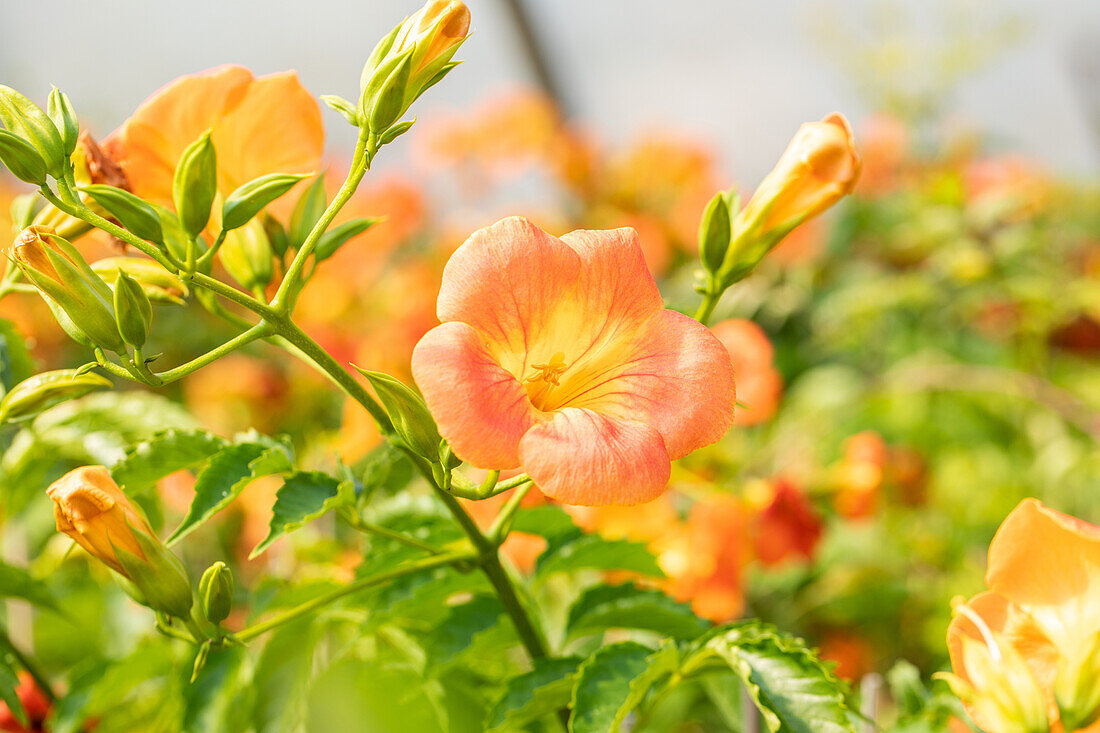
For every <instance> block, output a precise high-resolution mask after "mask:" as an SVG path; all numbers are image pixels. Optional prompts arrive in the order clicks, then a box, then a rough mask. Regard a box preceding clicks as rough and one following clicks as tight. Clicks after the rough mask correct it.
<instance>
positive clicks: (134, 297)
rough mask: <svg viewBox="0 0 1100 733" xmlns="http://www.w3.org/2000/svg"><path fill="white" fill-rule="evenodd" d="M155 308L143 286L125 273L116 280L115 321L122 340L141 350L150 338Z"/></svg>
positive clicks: (120, 274)
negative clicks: (150, 327) (150, 326)
mask: <svg viewBox="0 0 1100 733" xmlns="http://www.w3.org/2000/svg"><path fill="white" fill-rule="evenodd" d="M152 320H153V306H152V304H151V303H150V302H149V296H147V295H146V294H145V291H144V290H142V288H141V286H140V285H138V284H137V282H136V281H135V280H134V279H133V278H132V277H130V276H129V275H127V274H126V273H125V272H124V271H120V272H119V273H118V279H117V280H115V321H116V322H117V323H118V332H119V333H120V334H121V335H122V340H123V341H125V342H126V343H128V344H130V345H131V346H133V347H134V348H138V349H140V348H141V347H142V346H144V345H145V339H146V338H148V337H149V324H150V323H151V322H152Z"/></svg>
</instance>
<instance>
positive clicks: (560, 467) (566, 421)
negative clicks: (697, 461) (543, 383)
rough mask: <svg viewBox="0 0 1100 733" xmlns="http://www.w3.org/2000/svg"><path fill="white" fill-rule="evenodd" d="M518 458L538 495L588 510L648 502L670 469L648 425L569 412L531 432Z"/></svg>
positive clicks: (660, 489) (660, 442) (665, 481)
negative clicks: (601, 506)
mask: <svg viewBox="0 0 1100 733" xmlns="http://www.w3.org/2000/svg"><path fill="white" fill-rule="evenodd" d="M519 456H520V460H521V461H522V463H523V467H524V469H525V470H526V471H527V473H528V474H529V475H530V476H531V478H532V479H533V480H534V482H535V484H536V485H537V486H538V487H539V488H540V489H542V492H543V493H544V494H546V495H547V496H549V497H551V498H554V499H557V500H558V501H560V502H563V503H565V504H584V505H588V506H597V505H601V504H641V503H643V502H647V501H652V500H653V499H655V498H657V497H658V496H660V495H661V493H662V492H663V491H664V490H665V487H666V486H667V485H668V478H669V474H670V472H671V468H672V467H671V464H670V461H669V457H668V451H666V450H665V444H664V440H662V438H661V434H660V433H658V432H657V431H656V430H654V429H653V428H651V427H650V426H648V425H646V424H644V423H640V422H636V421H634V420H624V419H618V418H614V417H609V416H607V415H601V414H598V413H595V412H593V411H591V410H581V409H576V408H572V407H568V408H566V409H564V410H561V411H560V412H558V413H556V414H555V415H554V417H553V418H552V419H550V420H548V421H546V422H542V423H539V424H538V425H536V426H534V427H533V428H531V430H530V431H528V432H527V434H526V435H524V436H523V439H522V440H521V441H520V444H519Z"/></svg>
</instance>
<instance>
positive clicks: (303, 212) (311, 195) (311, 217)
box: [288, 174, 328, 247]
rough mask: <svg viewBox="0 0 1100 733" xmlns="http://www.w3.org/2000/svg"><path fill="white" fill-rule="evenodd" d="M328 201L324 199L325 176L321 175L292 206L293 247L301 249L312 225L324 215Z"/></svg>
mask: <svg viewBox="0 0 1100 733" xmlns="http://www.w3.org/2000/svg"><path fill="white" fill-rule="evenodd" d="M327 205H328V199H327V198H326V197H325V176H324V174H321V175H319V176H317V178H316V179H315V180H314V181H313V183H312V184H310V186H309V188H307V189H306V190H305V193H303V194H302V196H301V198H299V199H298V203H297V204H296V205H295V206H294V213H293V214H291V215H290V231H289V232H288V234H290V243H291V244H292V245H294V246H295V247H301V246H302V242H304V241H306V237H307V236H309V233H310V231H311V230H312V229H313V225H314V224H316V223H317V222H318V220H320V218H321V214H323V213H325V206H327Z"/></svg>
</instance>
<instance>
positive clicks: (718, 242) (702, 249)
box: [699, 192, 730, 272]
mask: <svg viewBox="0 0 1100 733" xmlns="http://www.w3.org/2000/svg"><path fill="white" fill-rule="evenodd" d="M729 246H730V206H729V201H727V199H726V196H725V194H723V193H721V192H719V193H716V194H714V198H712V199H711V200H710V203H709V204H707V208H706V210H704V211H703V218H702V220H701V221H700V222H699V258H700V259H701V260H702V261H703V267H705V268H706V269H707V271H708V272H718V269H719V268H720V267H722V260H724V259H725V257H726V250H727V249H729Z"/></svg>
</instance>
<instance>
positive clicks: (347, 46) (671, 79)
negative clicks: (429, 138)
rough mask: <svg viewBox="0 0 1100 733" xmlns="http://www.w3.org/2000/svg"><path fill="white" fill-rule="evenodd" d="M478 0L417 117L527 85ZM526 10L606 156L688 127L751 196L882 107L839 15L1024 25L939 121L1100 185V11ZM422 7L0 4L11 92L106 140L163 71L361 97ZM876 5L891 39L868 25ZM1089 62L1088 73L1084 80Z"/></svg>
mask: <svg viewBox="0 0 1100 733" xmlns="http://www.w3.org/2000/svg"><path fill="white" fill-rule="evenodd" d="M887 2H888V3H889V4H888V5H887V4H886V3H887ZM960 3H962V4H965V5H966V6H967V7H968V8H970V11H971V12H970V15H969V16H968V17H969V20H968V21H967V23H968V24H969V25H967V24H965V23H961V22H960V21H958V20H957V19H955V20H950V19H949V15H950V12H951V11H949V10H948V8H953V9H954V11H956V12H957V11H958V8H959V7H960ZM468 4H469V5H470V7H471V10H472V12H473V17H474V21H473V28H474V36H473V37H472V38H471V40H470V41H469V42H468V43H467V45H466V46H465V47H464V49H463V50H462V52H461V53H460V57H462V58H465V59H467V63H466V64H464V65H463V66H462V67H460V68H459V69H457V70H456V71H455V72H454V73H453V74H452V75H451V76H450V77H449V78H448V79H447V80H446V81H445V82H444V83H443V84H441V85H440V86H439V87H436V88H435V89H433V90H432V91H431V92H430V93H429V96H428V97H427V98H426V99H425V100H422V103H421V104H418V105H417V110H416V113H417V114H419V115H420V116H421V118H422V119H424V118H426V117H428V116H430V115H431V114H432V109H433V108H435V109H439V108H443V109H455V108H461V107H463V106H468V105H471V104H473V103H476V102H477V101H479V100H482V99H484V98H485V97H486V96H488V95H490V94H492V93H494V92H501V91H504V90H506V89H508V88H510V87H515V86H517V85H520V84H524V83H529V82H530V81H531V80H532V76H531V74H530V70H529V68H528V66H527V62H526V60H525V57H524V55H523V53H522V50H521V48H520V46H519V42H518V40H517V38H516V36H515V33H514V30H513V28H512V27H511V26H510V24H509V21H508V16H507V14H506V13H504V12H503V11H502V0H468ZM526 4H527V7H528V8H529V10H530V13H531V15H532V17H533V19H534V21H535V25H536V28H537V29H538V32H539V33H540V35H541V36H542V39H543V42H544V44H545V46H546V48H547V51H548V52H549V55H550V62H551V65H552V67H553V69H554V70H555V72H556V74H557V76H558V77H559V79H560V81H561V84H562V86H563V87H564V89H565V92H566V95H567V97H568V100H569V102H570V105H571V107H572V109H573V112H574V113H575V115H576V116H577V117H578V118H579V119H581V120H582V121H584V122H585V123H586V124H588V125H590V126H591V127H592V128H593V129H594V130H595V132H596V133H597V134H598V136H599V137H600V138H602V139H603V140H605V141H608V142H609V143H610V144H612V145H614V144H617V143H623V144H625V143H626V142H628V141H629V140H630V139H632V138H633V137H635V136H637V135H638V134H639V133H642V132H644V131H646V130H650V129H654V128H657V129H672V130H680V131H684V132H686V133H688V134H689V135H692V136H695V137H697V138H699V139H701V140H703V141H705V142H708V143H709V144H711V145H713V146H714V147H715V149H716V150H718V151H719V152H720V154H721V156H722V157H721V161H722V168H723V172H724V173H725V174H726V175H727V176H729V177H730V180H731V181H739V182H742V183H746V184H747V185H750V186H751V185H752V183H753V182H755V181H756V180H758V179H759V177H760V176H762V175H763V174H764V173H765V172H766V171H767V170H768V168H770V166H771V165H772V163H773V162H774V161H775V159H776V157H777V156H778V155H779V153H780V152H781V151H782V149H783V147H784V146H785V144H786V141H787V140H788V139H789V138H790V136H791V134H792V133H793V132H794V130H795V129H796V128H797V126H798V124H799V123H800V122H802V121H804V120H808V119H816V118H820V117H822V116H823V115H824V114H826V113H828V112H831V111H833V110H840V111H843V112H845V113H846V114H848V116H849V117H850V118H851V119H853V121H855V122H856V123H857V130H858V120H859V119H860V118H861V117H863V116H864V115H865V114H867V113H868V112H870V111H872V110H871V106H870V105H869V104H868V100H867V99H866V97H865V96H864V95H861V94H860V93H859V91H858V88H857V84H856V83H855V82H854V81H853V79H851V78H850V77H849V75H848V74H847V73H846V72H845V71H844V70H843V69H842V66H843V63H842V60H841V59H840V58H839V54H840V53H841V52H840V51H837V50H835V49H834V50H832V51H830V50H827V49H826V47H825V46H826V45H828V44H826V43H823V42H822V38H824V37H827V36H830V31H829V30H827V28H828V26H829V25H830V24H835V25H836V26H837V27H839V28H842V29H845V32H846V33H857V34H858V33H860V32H862V33H863V35H864V36H865V37H866V36H868V35H874V36H875V37H878V38H882V37H884V36H889V35H892V34H901V35H902V37H904V38H906V39H907V41H906V42H907V43H908V44H910V47H914V48H917V49H921V48H924V49H928V48H932V47H935V46H937V45H938V44H941V43H943V42H944V39H945V37H947V36H949V35H950V34H948V33H945V30H944V28H945V26H950V27H954V28H955V30H954V31H953V33H957V34H959V35H961V36H962V37H964V38H972V39H973V47H975V48H976V47H978V44H980V43H982V42H983V41H985V40H988V37H989V36H990V35H991V34H990V33H989V32H988V29H989V28H992V27H994V26H995V25H996V24H997V23H998V22H1000V20H1002V19H1003V18H1005V17H1006V16H1008V15H1015V16H1017V17H1019V18H1020V21H1021V22H1020V26H1021V28H1022V31H1023V33H1022V38H1021V39H1020V40H1019V41H1018V42H1017V43H1016V44H1015V45H1013V46H1011V47H1010V48H1008V49H1007V50H1006V51H1004V52H1003V53H1002V54H1001V55H999V56H998V57H997V58H996V59H995V60H994V61H993V62H992V63H991V64H989V65H988V66H986V67H983V68H981V69H979V70H977V71H976V72H974V73H973V74H971V75H969V76H967V77H965V78H964V79H963V80H962V82H961V83H960V84H959V85H958V86H957V88H955V89H954V91H953V93H952V94H951V95H950V96H949V97H945V100H946V101H945V103H944V105H943V107H944V113H945V114H944V117H945V118H946V120H947V121H948V122H949V123H951V124H952V125H953V126H961V127H973V128H976V129H980V130H985V131H988V132H990V133H991V134H992V136H993V139H994V140H995V141H996V143H997V145H998V146H999V147H1001V148H1003V149H1010V150H1014V151H1018V152H1022V153H1024V154H1028V155H1031V156H1034V157H1038V158H1039V159H1041V160H1043V161H1045V163H1046V164H1047V165H1048V166H1049V167H1050V168H1051V169H1052V170H1055V171H1059V172H1062V173H1067V174H1071V175H1074V176H1078V177H1083V178H1086V177H1087V178H1091V179H1095V177H1096V176H1095V174H1096V171H1097V168H1098V167H1100V150H1098V142H1100V140H1098V138H1097V134H1098V132H1100V127H1098V126H1097V123H1096V117H1098V116H1100V1H1097V0H974V1H972V0H939V1H936V0H799V1H796V0H766V1H762V2H738V1H736V0H679V1H678V2H677V1H673V2H669V1H668V0H526ZM417 6H418V2H417V0H357V1H355V2H352V1H351V0H304V1H300V2H298V1H292V0H188V1H187V2H172V3H169V2H150V1H149V0H100V1H93V0H0V82H2V83H6V84H9V85H11V86H14V87H16V88H18V89H20V90H21V91H23V92H24V93H27V94H28V95H30V96H32V97H33V98H35V99H36V100H38V101H40V102H44V100H45V97H46V94H47V92H48V90H49V85H50V84H51V83H53V84H57V85H58V86H59V87H61V88H62V89H64V90H65V91H67V92H68V93H69V94H70V96H71V97H72V99H73V102H74V104H75V106H76V108H77V111H78V112H79V113H80V114H81V116H82V118H84V119H85V120H86V121H87V122H88V123H89V124H90V127H91V128H92V130H93V132H95V133H98V134H99V135H100V136H102V135H105V134H106V133H107V132H109V131H110V130H111V129H113V128H114V127H115V126H116V125H117V124H118V122H120V121H121V120H122V119H124V118H125V116H126V115H127V114H128V113H129V111H130V110H132V109H133V108H134V107H135V106H136V105H137V104H138V103H139V102H140V101H141V100H142V99H143V98H144V97H145V96H147V95H148V94H149V93H150V92H152V91H154V90H155V89H157V88H158V87H159V86H161V85H162V84H164V83H165V82H167V81H168V80H170V79H171V78H173V77H175V76H177V75H179V74H183V73H188V72H194V71H199V70H202V69H205V68H208V67H211V66H215V65H218V64H221V63H227V62H237V63H242V64H245V65H247V66H249V67H251V68H252V69H253V70H254V71H256V72H257V73H265V72H270V71H278V70H282V69H286V68H295V69H297V70H298V71H299V73H300V75H301V77H302V80H303V81H304V83H305V84H306V86H307V87H308V88H309V89H311V90H312V91H313V92H314V93H315V94H323V93H339V94H343V95H344V96H347V97H351V98H354V97H355V96H356V94H357V85H358V78H359V71H360V68H361V65H362V63H363V61H364V59H365V58H366V56H367V55H368V54H369V52H370V50H371V48H372V47H373V45H374V42H375V41H376V39H377V38H379V37H380V36H381V35H382V34H383V33H385V32H386V31H387V30H388V29H389V28H390V27H392V26H393V25H395V24H396V23H397V22H399V21H400V20H401V18H402V17H403V16H404V15H406V14H407V13H409V12H412V11H413V10H415V8H416V7H417ZM971 6H973V7H971ZM875 8H878V10H879V13H878V16H879V21H878V22H879V23H880V27H881V28H882V29H883V30H882V32H881V33H869V32H868V28H869V27H870V23H871V20H870V19H872V18H873V17H875V15H874V13H875ZM884 8H885V10H884ZM831 37H832V38H833V39H834V43H833V45H834V46H835V45H836V44H837V43H842V42H840V41H839V40H838V38H839V37H838V36H837V34H836V33H835V32H833V33H832V34H831ZM966 45H969V44H964V47H965V46H966ZM919 56H920V53H919V52H918V54H917V57H918V58H919ZM854 58H856V57H855V56H854V55H852V56H850V58H849V61H851V60H852V59H854ZM919 67H920V65H918V68H919ZM1089 69H1091V70H1092V74H1093V75H1092V77H1091V80H1090V79H1089V78H1088V75H1087V74H1084V75H1082V74H1083V71H1087V70H1089ZM870 73H872V74H874V73H879V74H880V75H881V73H883V72H882V71H871V72H870ZM1090 112H1091V116H1090ZM325 115H326V116H325V121H326V125H327V128H328V130H329V133H330V146H331V147H332V148H333V149H334V150H337V151H339V150H340V149H341V148H349V147H350V143H351V138H352V135H351V131H350V128H348V127H347V125H346V124H345V123H343V121H342V120H341V119H340V118H339V117H338V116H337V115H336V114H335V113H331V112H329V111H327V110H326V112H325ZM393 153H396V155H394V154H393ZM393 153H390V154H388V157H387V162H386V164H387V165H391V166H393V165H402V164H407V156H404V155H403V151H400V150H398V151H393ZM403 158H404V159H405V160H403Z"/></svg>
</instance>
